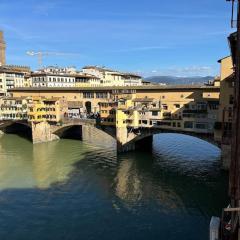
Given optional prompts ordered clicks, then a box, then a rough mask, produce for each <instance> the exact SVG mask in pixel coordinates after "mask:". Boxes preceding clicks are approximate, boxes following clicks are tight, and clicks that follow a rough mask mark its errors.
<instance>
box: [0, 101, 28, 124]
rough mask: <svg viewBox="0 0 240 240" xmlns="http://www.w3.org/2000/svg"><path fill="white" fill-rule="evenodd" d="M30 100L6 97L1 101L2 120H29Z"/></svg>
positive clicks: (0, 112) (0, 114)
mask: <svg viewBox="0 0 240 240" xmlns="http://www.w3.org/2000/svg"><path fill="white" fill-rule="evenodd" d="M28 103H29V99H28V98H24V97H19V98H12V97H4V98H1V99H0V119H1V120H27V119H28V117H27V112H28Z"/></svg>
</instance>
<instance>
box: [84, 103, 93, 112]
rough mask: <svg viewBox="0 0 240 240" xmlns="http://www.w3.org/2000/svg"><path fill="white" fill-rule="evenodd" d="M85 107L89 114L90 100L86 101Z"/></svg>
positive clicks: (90, 110)
mask: <svg viewBox="0 0 240 240" xmlns="http://www.w3.org/2000/svg"><path fill="white" fill-rule="evenodd" d="M85 108H86V111H87V114H90V113H91V112H92V103H91V102H89V101H88V102H86V103H85Z"/></svg>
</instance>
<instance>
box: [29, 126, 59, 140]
mask: <svg viewBox="0 0 240 240" xmlns="http://www.w3.org/2000/svg"><path fill="white" fill-rule="evenodd" d="M58 139H59V137H58V136H57V135H54V134H52V132H51V126H50V125H49V124H48V123H47V122H41V123H32V141H33V144H35V143H42V142H51V141H54V140H58Z"/></svg>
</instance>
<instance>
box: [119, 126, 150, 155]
mask: <svg viewBox="0 0 240 240" xmlns="http://www.w3.org/2000/svg"><path fill="white" fill-rule="evenodd" d="M116 137H117V152H118V153H124V152H130V151H135V150H136V149H138V150H143V151H146V150H149V149H152V142H153V136H152V135H148V134H147V135H146V136H145V137H144V138H142V139H139V140H138V138H137V137H138V135H136V134H135V133H133V132H128V129H127V128H126V127H118V128H117V130H116Z"/></svg>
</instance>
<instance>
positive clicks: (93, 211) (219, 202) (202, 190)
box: [0, 135, 227, 240]
mask: <svg viewBox="0 0 240 240" xmlns="http://www.w3.org/2000/svg"><path fill="white" fill-rule="evenodd" d="M189 144H191V146H192V147H196V146H198V148H195V150H191V148H190V147H189ZM192 144H193V145H192ZM195 144H196V145H195ZM13 145H14V146H16V148H15V149H14V150H13V149H12V147H13ZM0 154H1V158H0V159H1V161H0V164H1V166H0V169H1V170H0V183H1V182H4V181H5V184H2V185H0V187H1V189H2V191H1V192H0V215H1V218H0V239H24V240H28V239H71V240H72V239H199V240H200V239H207V237H208V224H209V219H210V216H211V215H213V214H218V215H219V214H220V210H221V207H222V206H224V205H225V202H226V201H227V199H226V198H225V197H224V196H226V190H227V181H226V178H227V176H226V175H225V173H223V172H221V170H220V168H219V150H218V149H216V148H214V147H213V146H211V145H209V144H206V143H204V142H201V141H198V140H194V141H193V140H192V139H191V141H190V142H189V138H188V139H187V138H185V137H182V136H178V137H176V136H173V135H166V136H164V135H162V136H156V137H155V138H154V144H153V151H152V153H146V152H145V153H143V152H135V153H127V154H123V155H120V156H118V157H117V154H116V151H115V149H112V148H99V147H93V146H90V145H87V144H84V143H82V142H80V141H72V140H61V141H57V142H53V143H50V144H40V145H36V146H32V145H30V144H28V143H27V142H24V143H22V144H21V146H20V141H19V139H16V138H13V137H12V136H6V137H3V138H2V139H0ZM17 154H18V155H17ZM3 156H5V158H2V157H3ZM9 161H10V163H9ZM16 161H19V162H22V163H21V164H19V163H18V164H17V163H16ZM14 164H17V165H15V166H13V165H14ZM15 170H17V171H16V174H17V177H16V178H12V179H11V176H12V175H13V172H14V171H15ZM20 170H22V173H21V174H22V175H21V174H20V173H19V172H21V171H20ZM6 178H8V181H7V180H6ZM16 182H20V184H17V185H16ZM12 229H14V231H12Z"/></svg>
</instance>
